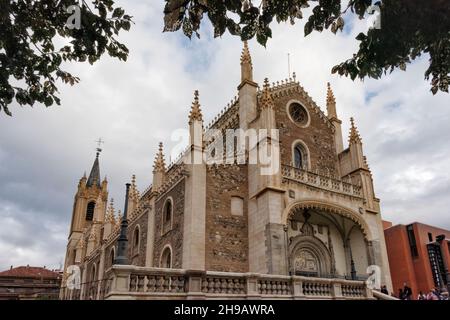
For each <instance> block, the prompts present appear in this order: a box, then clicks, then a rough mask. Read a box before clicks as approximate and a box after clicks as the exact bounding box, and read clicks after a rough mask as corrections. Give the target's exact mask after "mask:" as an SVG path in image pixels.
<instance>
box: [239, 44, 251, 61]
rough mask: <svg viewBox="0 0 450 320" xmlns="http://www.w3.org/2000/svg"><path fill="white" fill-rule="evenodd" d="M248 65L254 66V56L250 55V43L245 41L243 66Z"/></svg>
mask: <svg viewBox="0 0 450 320" xmlns="http://www.w3.org/2000/svg"><path fill="white" fill-rule="evenodd" d="M244 63H248V64H250V65H251V64H252V56H251V55H250V50H249V49H248V42H247V41H244V49H243V50H242V54H241V64H244Z"/></svg>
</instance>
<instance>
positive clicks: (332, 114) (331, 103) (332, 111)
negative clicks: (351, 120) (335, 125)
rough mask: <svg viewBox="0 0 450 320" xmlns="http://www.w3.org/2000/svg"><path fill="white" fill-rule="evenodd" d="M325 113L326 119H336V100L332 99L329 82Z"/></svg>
mask: <svg viewBox="0 0 450 320" xmlns="http://www.w3.org/2000/svg"><path fill="white" fill-rule="evenodd" d="M327 113H328V118H336V119H337V113H336V99H335V97H334V94H333V90H332V89H331V85H330V83H329V82H328V83H327Z"/></svg>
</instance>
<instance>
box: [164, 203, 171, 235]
mask: <svg viewBox="0 0 450 320" xmlns="http://www.w3.org/2000/svg"><path fill="white" fill-rule="evenodd" d="M172 218H173V205H172V199H171V198H170V199H167V201H166V203H165V204H164V208H163V226H162V232H163V234H164V233H166V232H168V231H170V230H171V229H172Z"/></svg>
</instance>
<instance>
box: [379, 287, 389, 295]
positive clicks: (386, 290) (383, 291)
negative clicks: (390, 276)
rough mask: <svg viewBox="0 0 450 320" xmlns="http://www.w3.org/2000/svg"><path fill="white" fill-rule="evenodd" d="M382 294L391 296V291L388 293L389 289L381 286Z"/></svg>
mask: <svg viewBox="0 0 450 320" xmlns="http://www.w3.org/2000/svg"><path fill="white" fill-rule="evenodd" d="M381 293H384V294H389V291H388V289H387V287H386V286H385V285H384V286H381Z"/></svg>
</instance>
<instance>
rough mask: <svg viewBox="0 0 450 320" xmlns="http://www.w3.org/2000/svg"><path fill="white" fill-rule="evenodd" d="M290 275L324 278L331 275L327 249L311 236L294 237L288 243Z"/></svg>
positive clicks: (329, 257)
mask: <svg viewBox="0 0 450 320" xmlns="http://www.w3.org/2000/svg"><path fill="white" fill-rule="evenodd" d="M289 247H290V254H289V257H290V259H291V261H290V264H289V265H290V266H291V270H290V271H291V272H290V273H291V274H295V275H299V276H311V277H326V276H328V275H330V274H331V273H332V270H331V264H332V263H331V255H330V252H329V250H328V248H327V247H326V246H325V245H324V244H323V243H322V242H321V241H320V240H318V239H317V238H315V237H313V236H303V235H299V236H296V237H295V238H293V239H292V240H291V243H290V246H289Z"/></svg>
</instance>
